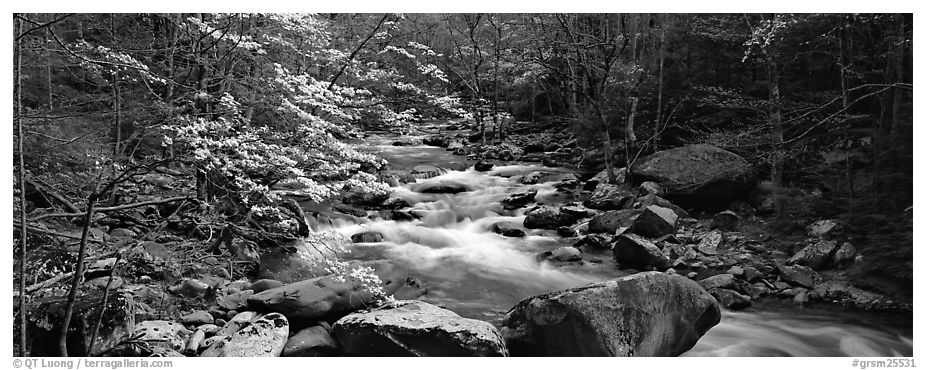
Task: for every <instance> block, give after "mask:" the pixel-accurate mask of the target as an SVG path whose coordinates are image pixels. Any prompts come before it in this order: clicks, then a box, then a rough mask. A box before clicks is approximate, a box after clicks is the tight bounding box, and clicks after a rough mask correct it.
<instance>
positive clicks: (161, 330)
mask: <svg viewBox="0 0 926 370" xmlns="http://www.w3.org/2000/svg"><path fill="white" fill-rule="evenodd" d="M190 334H192V331H190V330H189V329H187V328H186V327H184V326H183V325H181V324H179V323H176V322H171V321H164V320H149V321H142V322H140V323H138V325H137V326H136V327H135V333H134V334H133V335H132V337H133V338H137V340H139V341H143V342H148V343H149V344H152V345H156V346H164V347H166V348H170V349H172V350H175V351H183V347H184V344H186V339H187V337H188V336H189V335H190Z"/></svg>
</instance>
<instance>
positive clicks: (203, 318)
mask: <svg viewBox="0 0 926 370" xmlns="http://www.w3.org/2000/svg"><path fill="white" fill-rule="evenodd" d="M180 322H181V323H183V324H184V325H196V326H199V325H203V324H212V323H213V322H215V318H213V317H212V315H211V314H209V312H207V311H204V310H199V311H193V312H192V313H189V314H186V315H184V316H183V317H181V318H180Z"/></svg>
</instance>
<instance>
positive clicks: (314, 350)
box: [280, 326, 340, 357]
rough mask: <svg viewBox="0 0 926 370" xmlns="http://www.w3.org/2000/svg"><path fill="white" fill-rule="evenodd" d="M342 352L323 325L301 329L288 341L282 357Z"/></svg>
mask: <svg viewBox="0 0 926 370" xmlns="http://www.w3.org/2000/svg"><path fill="white" fill-rule="evenodd" d="M338 354H340V349H339V348H338V342H336V341H335V340H334V338H333V337H332V336H331V333H329V332H328V330H327V329H325V328H324V327H322V326H312V327H308V328H305V329H302V330H300V331H299V332H298V333H296V335H293V336H292V337H290V338H289V340H287V341H286V345H285V346H283V352H282V353H281V354H280V356H282V357H319V356H334V355H338Z"/></svg>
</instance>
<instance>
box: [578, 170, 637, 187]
mask: <svg viewBox="0 0 926 370" xmlns="http://www.w3.org/2000/svg"><path fill="white" fill-rule="evenodd" d="M612 172H613V173H614V183H615V184H623V183H624V182H625V181H624V180H625V179H626V176H627V169H626V168H623V167H621V168H614V169H612ZM607 183H608V169H607V168H606V169H603V170H601V171H600V172H598V173H597V174H595V176H592V178H591V179H588V181H586V182H585V189H586V190H595V189H596V188H598V185H602V184H607Z"/></svg>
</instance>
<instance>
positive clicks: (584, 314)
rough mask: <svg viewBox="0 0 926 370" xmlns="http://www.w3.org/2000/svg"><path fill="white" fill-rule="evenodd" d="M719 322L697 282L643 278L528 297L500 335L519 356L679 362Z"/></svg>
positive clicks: (717, 313) (644, 275) (714, 305)
mask: <svg viewBox="0 0 926 370" xmlns="http://www.w3.org/2000/svg"><path fill="white" fill-rule="evenodd" d="M718 322H720V307H719V306H718V304H717V301H716V300H715V299H714V297H712V296H711V295H710V294H709V293H708V292H706V291H705V290H704V289H702V288H701V287H700V286H698V284H697V283H695V282H693V281H691V280H689V279H687V278H685V277H682V276H679V275H674V274H664V273H659V272H643V273H638V274H634V275H629V276H624V277H621V278H617V279H614V280H609V281H604V282H600V283H594V284H589V285H585V286H581V287H577V288H572V289H567V290H562V291H557V292H552V293H545V294H541V295H537V296H533V297H529V298H527V299H524V300H522V301H521V302H520V303H518V304H517V305H516V306H515V307H514V308H512V309H511V310H510V311H508V314H507V315H506V316H505V319H504V321H503V323H502V329H501V330H502V334H503V335H504V337H505V340H506V342H507V343H508V349H509V351H510V352H511V355H513V356H677V355H680V354H682V353H684V352H685V351H687V350H689V349H690V348H691V347H693V346H694V345H695V343H696V342H697V341H698V339H699V338H700V337H701V336H702V335H704V333H706V332H707V330H708V329H710V328H711V327H713V326H714V325H717V323H718Z"/></svg>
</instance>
